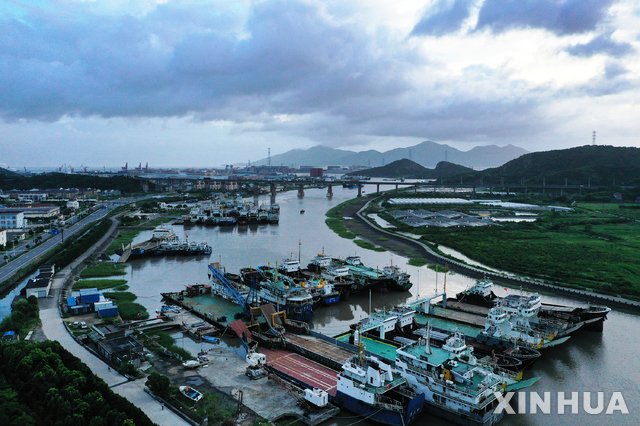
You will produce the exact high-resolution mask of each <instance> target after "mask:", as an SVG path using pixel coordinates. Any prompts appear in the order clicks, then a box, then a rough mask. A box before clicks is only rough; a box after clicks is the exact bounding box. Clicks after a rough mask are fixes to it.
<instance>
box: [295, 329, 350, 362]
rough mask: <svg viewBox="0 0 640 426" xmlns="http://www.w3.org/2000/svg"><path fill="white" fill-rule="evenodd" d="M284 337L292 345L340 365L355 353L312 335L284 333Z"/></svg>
mask: <svg viewBox="0 0 640 426" xmlns="http://www.w3.org/2000/svg"><path fill="white" fill-rule="evenodd" d="M285 338H286V339H287V341H289V342H291V343H293V344H294V345H297V346H300V347H302V348H304V349H307V350H309V351H311V352H314V353H316V354H319V355H321V356H323V357H326V358H329V359H331V360H333V361H335V362H337V363H338V364H340V365H342V364H344V363H345V362H346V361H347V360H348V359H351V358H352V357H353V356H354V355H355V353H354V352H351V351H349V350H347V349H345V348H341V347H339V346H337V345H335V344H331V343H329V342H327V341H325V340H322V339H318V338H317V337H313V336H304V335H299V334H291V333H285Z"/></svg>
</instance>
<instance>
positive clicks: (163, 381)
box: [146, 372, 171, 398]
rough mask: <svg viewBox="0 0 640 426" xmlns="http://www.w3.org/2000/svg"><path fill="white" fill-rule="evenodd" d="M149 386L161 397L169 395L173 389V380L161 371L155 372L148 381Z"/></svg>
mask: <svg viewBox="0 0 640 426" xmlns="http://www.w3.org/2000/svg"><path fill="white" fill-rule="evenodd" d="M146 385H147V387H148V388H149V390H151V392H153V393H155V394H156V395H158V396H160V397H163V398H165V397H167V396H169V391H170V390H171V380H170V379H169V378H168V377H167V376H165V375H163V374H160V373H156V372H153V373H151V374H150V375H149V378H148V379H147V383H146Z"/></svg>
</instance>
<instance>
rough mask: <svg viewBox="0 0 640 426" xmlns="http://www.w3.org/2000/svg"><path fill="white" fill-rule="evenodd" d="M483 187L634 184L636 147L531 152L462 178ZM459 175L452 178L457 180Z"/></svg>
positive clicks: (639, 172) (639, 170)
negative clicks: (483, 185)
mask: <svg viewBox="0 0 640 426" xmlns="http://www.w3.org/2000/svg"><path fill="white" fill-rule="evenodd" d="M462 177H463V178H464V180H465V182H469V181H470V180H473V181H474V182H477V183H480V182H481V181H482V182H483V184H485V185H490V184H498V183H500V182H501V181H504V183H505V184H517V183H522V182H523V181H524V183H527V184H531V185H536V184H542V182H543V179H544V181H545V183H546V184H547V185H564V184H565V179H566V183H568V184H569V185H585V186H586V185H588V184H589V183H590V184H591V185H598V186H611V185H636V184H639V183H640V148H630V147H614V146H580V147H576V148H569V149H561V150H555V151H544V152H533V153H530V154H525V155H523V156H521V157H519V158H516V159H515V160H511V161H509V162H507V163H505V164H503V165H502V166H500V167H495V168H492V169H487V170H483V171H480V172H474V173H465V174H463V175H462ZM459 178H460V176H456V179H459Z"/></svg>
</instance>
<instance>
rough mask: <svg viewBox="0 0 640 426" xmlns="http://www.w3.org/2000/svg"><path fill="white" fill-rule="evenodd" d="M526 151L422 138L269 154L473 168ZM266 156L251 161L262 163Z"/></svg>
mask: <svg viewBox="0 0 640 426" xmlns="http://www.w3.org/2000/svg"><path fill="white" fill-rule="evenodd" d="M527 152H528V151H526V150H524V149H522V148H518V147H516V146H513V145H507V146H503V147H499V146H496V145H488V146H477V147H475V148H472V149H471V150H469V151H459V150H457V149H455V148H453V147H451V146H449V145H442V144H438V143H435V142H431V141H425V142H422V143H420V144H418V145H414V146H411V147H408V148H395V149H392V150H389V151H385V152H379V151H376V150H368V151H361V152H354V151H347V150H342V149H333V148H328V147H324V146H314V147H313V148H309V149H306V150H302V149H294V150H291V151H288V152H285V153H284V154H279V155H274V156H272V157H271V164H272V165H274V166H275V165H284V166H294V167H300V166H316V167H320V166H353V165H359V166H367V167H379V166H384V165H385V164H389V163H393V162H394V161H397V160H402V159H403V158H408V159H410V160H412V161H415V162H416V163H418V164H420V165H421V166H423V167H428V168H434V167H436V165H437V164H438V163H439V162H441V161H449V162H451V163H455V164H460V165H463V166H466V167H471V168H473V169H476V170H481V169H486V168H488V167H497V166H501V165H503V164H504V163H506V162H507V161H510V160H513V159H514V158H518V157H520V156H521V155H524V154H526V153H527ZM267 162H268V159H266V158H263V159H261V160H259V161H256V162H254V163H253V164H255V165H265V164H267Z"/></svg>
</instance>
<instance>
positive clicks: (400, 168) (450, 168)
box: [347, 158, 473, 179]
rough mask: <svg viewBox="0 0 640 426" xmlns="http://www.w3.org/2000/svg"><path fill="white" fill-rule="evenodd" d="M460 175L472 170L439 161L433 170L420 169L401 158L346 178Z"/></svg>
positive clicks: (413, 177)
mask: <svg viewBox="0 0 640 426" xmlns="http://www.w3.org/2000/svg"><path fill="white" fill-rule="evenodd" d="M462 173H473V169H470V168H469V167H464V166H460V165H458V164H453V163H449V162H448V161H441V162H439V163H438V164H437V165H436V168H435V169H428V168H426V167H422V166H421V165H420V164H418V163H416V162H415V161H411V160H409V159H407V158H403V159H402V160H398V161H394V162H393V163H391V164H387V165H386V166H382V167H374V168H371V169H367V170H358V171H356V172H352V173H348V174H347V176H369V177H388V178H407V179H437V178H440V177H450V176H457V175H460V174H462Z"/></svg>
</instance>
